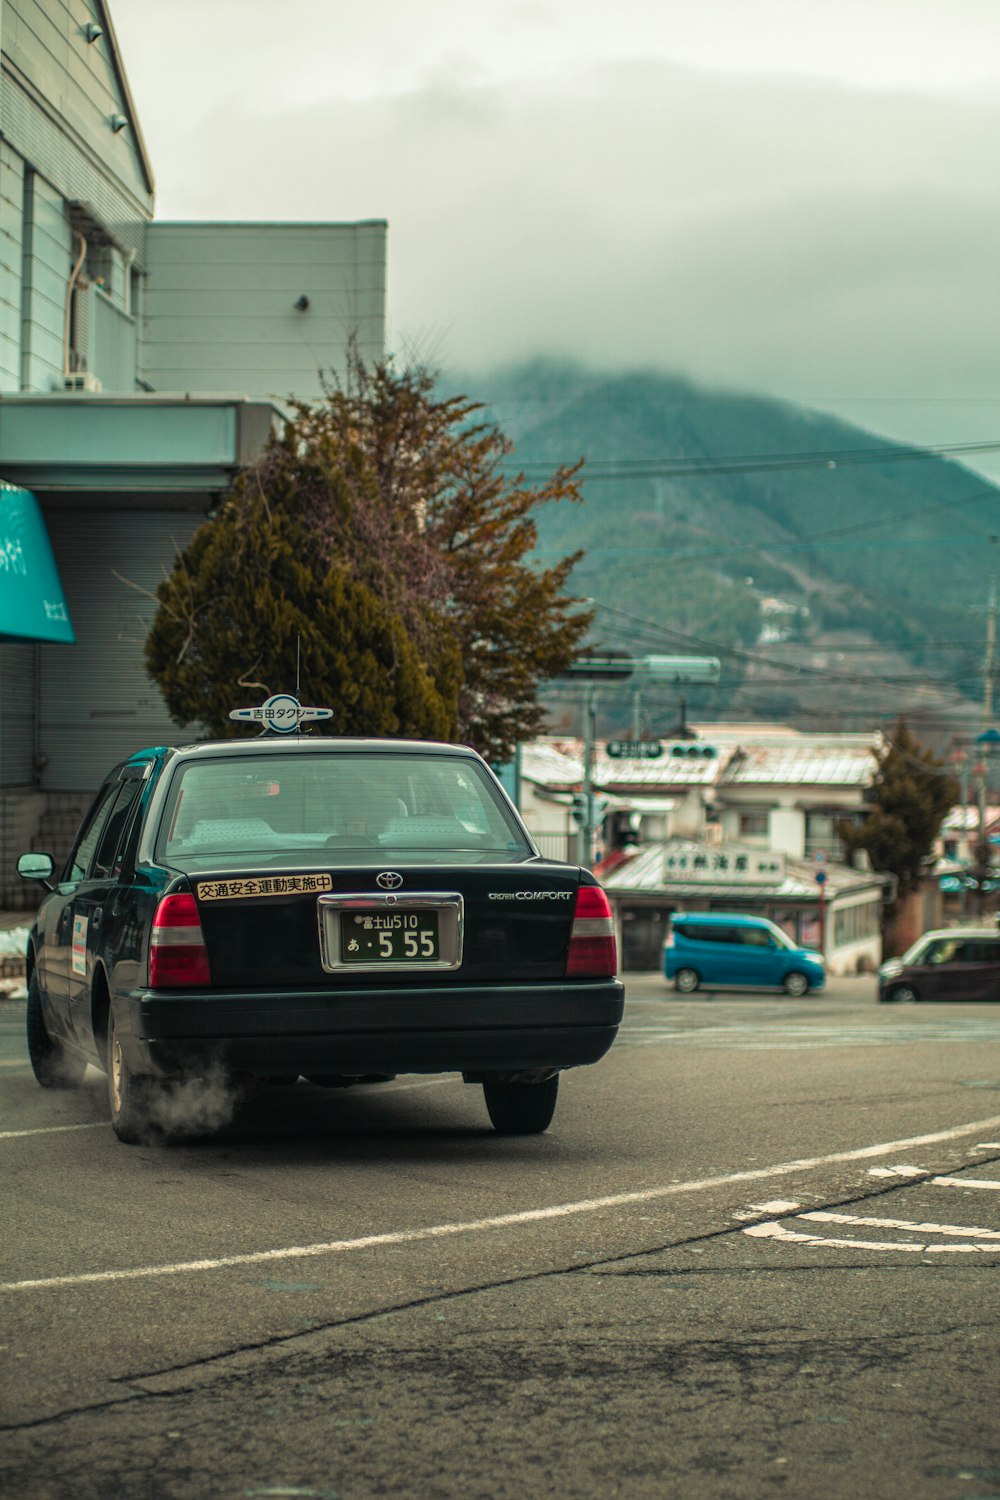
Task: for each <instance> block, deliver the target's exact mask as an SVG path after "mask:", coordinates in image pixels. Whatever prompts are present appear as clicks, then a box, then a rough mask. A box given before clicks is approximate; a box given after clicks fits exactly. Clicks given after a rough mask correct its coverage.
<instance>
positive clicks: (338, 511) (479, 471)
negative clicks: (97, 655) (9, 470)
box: [146, 360, 591, 760]
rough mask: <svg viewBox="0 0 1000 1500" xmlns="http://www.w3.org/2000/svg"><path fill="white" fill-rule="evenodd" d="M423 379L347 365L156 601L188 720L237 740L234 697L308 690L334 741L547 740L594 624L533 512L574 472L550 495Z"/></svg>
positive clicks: (241, 485)
mask: <svg viewBox="0 0 1000 1500" xmlns="http://www.w3.org/2000/svg"><path fill="white" fill-rule="evenodd" d="M433 387H434V382H433V378H432V377H431V375H430V374H429V373H428V372H426V371H424V370H421V369H409V370H406V371H403V372H402V373H399V372H397V371H396V370H395V369H394V368H393V367H392V365H391V363H389V362H386V363H381V364H378V365H375V366H374V367H372V368H371V369H368V368H366V367H365V366H364V365H363V364H362V363H361V362H360V361H358V360H355V362H354V364H353V366H352V371H351V383H350V388H349V389H346V390H345V389H341V388H336V389H333V390H330V391H329V392H328V393H327V395H326V398H325V400H324V401H323V402H321V403H319V404H317V405H315V406H308V405H306V404H304V403H298V404H296V405H295V406H294V408H293V417H292V419H291V420H290V421H289V422H288V423H287V424H286V426H285V429H284V431H283V433H282V434H281V435H280V436H279V437H277V438H275V439H273V440H272V442H271V443H270V445H269V447H268V448H267V450H266V452H265V454H264V456H263V457H262V459H261V461H260V462H259V463H258V464H257V465H256V466H255V467H254V468H253V469H251V470H249V471H246V472H244V473H243V474H242V475H240V476H239V477H238V479H237V480H236V482H235V483H234V485H233V488H232V490H231V492H230V494H229V496H228V497H227V499H226V501H225V502H224V504H223V505H222V507H221V508H220V511H219V514H218V515H217V516H216V517H215V518H213V519H212V520H210V521H208V522H206V523H205V525H204V526H202V527H201V528H200V530H199V531H198V532H197V533H196V535H195V537H194V539H193V540H192V542H191V544H190V545H189V547H188V548H187V549H186V550H185V552H184V553H182V554H181V555H180V556H179V557H178V559H177V561H176V564H175V567H174V569H173V572H172V573H171V575H170V577H169V578H168V579H167V580H166V581H165V582H164V583H163V584H162V585H161V586H160V588H159V589H158V591H157V599H158V602H159V609H158V612H157V615H156V618H155V620H154V623H153V627H152V631H151V633H150V636H149V639H148V641H147V646H146V663H147V667H148V670H149V672H150V674H151V675H152V676H153V677H154V679H155V680H156V681H157V682H158V683H159V685H160V687H161V689H162V691H163V694H164V697H165V699H166V702H167V706H168V708H169V710H170V712H171V714H172V715H173V717H174V718H175V719H177V720H178V722H180V723H182V724H188V723H201V724H204V725H205V726H206V728H207V729H209V731H210V732H211V733H213V734H222V735H226V734H230V733H232V732H234V728H233V725H232V723H231V721H230V720H229V719H228V717H227V715H228V710H229V708H230V707H231V706H232V705H233V703H234V702H235V699H236V697H237V696H238V692H237V689H238V688H241V687H242V688H244V689H248V688H250V687H255V688H257V689H258V690H260V691H267V692H277V691H288V690H289V689H290V688H291V687H292V686H293V685H294V683H295V681H296V662H297V659H298V656H299V650H300V649H301V672H302V684H303V688H302V691H303V694H304V696H306V697H308V698H309V700H310V701H311V702H314V703H315V702H320V703H322V704H324V705H325V706H328V707H331V708H333V709H334V718H333V720H332V721H330V723H329V725H327V726H326V732H329V733H339V734H345V733H347V734H362V735H364V734H390V735H391V734H398V735H409V736H415V737H419V738H440V739H459V740H461V741H463V742H465V743H468V744H472V745H474V746H475V747H476V748H477V749H478V750H480V751H481V752H482V753H483V754H484V755H486V756H487V757H489V758H491V759H494V760H500V759H506V758H508V757H509V755H510V754H511V752H512V750H513V747H514V745H515V744H516V743H517V741H518V740H519V739H521V738H524V737H527V736H529V735H531V734H532V733H534V732H536V731H537V730H538V728H539V727H540V725H541V723H542V720H543V717H544V710H543V708H542V707H541V705H540V704H539V703H538V697H537V694H538V689H539V686H540V684H541V683H542V682H543V681H545V680H546V679H548V678H551V677H553V676H555V675H556V674H557V673H558V672H560V671H561V670H562V669H563V668H564V667H565V666H567V665H568V664H569V663H570V662H571V661H572V660H573V658H574V656H575V655H576V652H577V649H578V646H579V643H580V640H581V638H582V636H583V635H584V633H585V632H586V629H587V627H588V625H589V623H590V620H591V614H590V613H589V612H587V611H584V610H582V609H581V608H580V601H579V600H576V599H573V598H571V597H569V596H567V595H566V594H564V592H563V589H564V586H565V584H566V581H567V579H568V576H569V573H570V571H571V569H572V567H573V565H574V563H575V562H576V561H577V560H578V557H579V554H578V553H577V554H574V555H573V556H570V557H567V558H565V559H563V560H562V561H561V562H559V563H556V564H555V565H554V566H552V567H549V568H541V567H537V566H535V565H534V564H533V561H532V557H531V554H532V551H533V548H534V545H535V540H536V528H535V520H534V514H533V513H534V512H535V511H536V510H537V509H538V507H540V506H543V505H546V504H548V503H549V502H550V501H554V500H558V499H570V500H579V498H580V495H579V488H578V482H577V473H578V467H579V466H576V467H573V468H560V469H558V470H557V471H556V472H555V473H554V475H553V476H552V478H551V479H550V481H549V482H548V483H547V484H545V485H542V486H530V485H527V484H526V483H524V481H523V478H522V477H521V476H511V475H509V474H508V473H507V472H506V469H505V462H506V460H507V458H508V456H509V454H510V452H511V447H510V444H509V443H508V442H507V441H506V439H505V438H504V437H503V435H502V434H501V433H500V432H499V430H498V429H497V428H496V427H494V426H492V425H489V424H485V423H480V422H478V421H477V419H476V414H477V412H478V411H479V410H480V408H479V407H478V406H477V405H476V404H475V403H474V402H471V401H469V400H467V399H465V398H452V399H448V400H438V399H436V398H435V396H434V388H433Z"/></svg>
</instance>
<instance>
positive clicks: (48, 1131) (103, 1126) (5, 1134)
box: [0, 1120, 110, 1141]
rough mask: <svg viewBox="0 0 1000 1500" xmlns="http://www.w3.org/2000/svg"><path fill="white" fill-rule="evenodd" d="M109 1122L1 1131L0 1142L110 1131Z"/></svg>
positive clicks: (41, 1126)
mask: <svg viewBox="0 0 1000 1500" xmlns="http://www.w3.org/2000/svg"><path fill="white" fill-rule="evenodd" d="M108 1129H110V1122H109V1121H107V1120H96V1121H90V1122H88V1124H86V1125H40V1126H39V1127H38V1128H37V1130H0V1141H17V1140H21V1139H22V1138H23V1137H24V1136H26V1135H60V1134H61V1133H62V1132H63V1131H65V1130H108Z"/></svg>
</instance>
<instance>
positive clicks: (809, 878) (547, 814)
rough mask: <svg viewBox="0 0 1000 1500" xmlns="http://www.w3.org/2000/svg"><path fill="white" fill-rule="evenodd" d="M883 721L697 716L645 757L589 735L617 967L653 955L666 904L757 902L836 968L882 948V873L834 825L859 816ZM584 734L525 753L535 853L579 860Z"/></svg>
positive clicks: (669, 907)
mask: <svg viewBox="0 0 1000 1500" xmlns="http://www.w3.org/2000/svg"><path fill="white" fill-rule="evenodd" d="M882 743H883V742H882V738H881V736H880V735H878V734H872V735H858V734H844V735H832V734H824V735H821V736H820V735H809V734H803V733H800V732H799V731H797V730H794V729H791V728H788V727H786V726H783V725H768V724H763V725H725V724H717V725H705V726H702V727H701V729H699V730H698V731H697V737H696V738H694V739H691V740H681V741H675V742H665V743H663V745H662V753H661V754H660V755H658V756H655V757H649V758H647V757H644V758H642V759H641V760H639V759H636V760H630V759H621V758H618V757H614V756H610V755H608V753H607V749H606V747H604V746H599V747H596V750H595V756H594V770H593V782H594V787H595V790H596V791H597V793H598V795H599V797H600V798H601V800H602V801H603V802H605V803H606V808H605V810H604V814H603V827H602V831H601V838H600V840H599V847H598V848H597V850H596V851H595V852H596V854H597V856H598V864H597V866H596V869H597V871H598V874H599V875H600V877H601V880H602V883H603V884H604V885H605V888H606V889H607V891H608V894H609V896H610V898H611V901H612V905H613V907H614V909H615V913H616V919H617V923H618V931H619V941H620V950H621V953H622V962H623V967H624V968H625V969H649V968H655V967H658V964H659V954H660V951H661V950H662V946H663V941H664V938H665V937H666V934H667V932H668V930H669V919H670V915H671V913H672V912H674V911H681V910H687V911H692V910H720V911H737V910H740V911H754V912H758V913H760V914H762V915H765V916H768V917H770V918H771V919H772V920H773V921H776V922H777V923H778V925H779V926H781V927H782V928H784V930H785V931H786V932H788V934H789V936H790V937H792V938H794V939H795V940H796V941H797V942H800V943H802V944H803V945H804V946H808V947H812V946H822V948H823V951H824V955H825V957H826V960H827V966H828V968H829V970H830V972H831V973H856V972H859V971H866V970H872V969H874V968H875V967H876V966H877V965H878V963H879V962H880V960H881V928H882V922H881V915H882V907H883V905H884V902H885V900H886V897H887V895H888V894H891V893H890V892H889V891H888V890H887V883H886V878H885V877H884V876H879V875H876V874H873V873H872V872H871V871H870V870H868V869H856V868H851V867H849V866H847V865H846V864H844V863H842V862H841V855H842V847H841V843H840V839H839V838H838V836H837V832H836V824H837V822H838V821H839V820H841V819H847V820H852V819H861V818H862V817H863V816H864V810H865V805H866V804H865V793H866V790H867V788H868V787H869V786H870V785H871V781H872V777H873V775H874V772H875V769H876V754H877V752H878V751H879V750H880V749H881V747H882ZM583 759H584V747H583V744H582V742H581V741H579V740H572V739H566V738H558V737H555V738H549V739H542V740H536V741H534V742H532V743H531V744H528V745H525V746H524V747H523V748H522V753H521V766H520V777H521V805H522V812H523V814H524V817H525V821H526V822H527V823H528V826H529V828H530V829H531V831H532V834H533V836H534V837H535V839H536V841H537V842H538V844H539V847H540V848H541V850H542V852H543V853H544V854H546V855H549V856H550V857H553V858H558V859H567V858H568V859H581V860H584V861H585V859H586V855H585V851H584V850H582V848H581V847H580V834H579V830H578V829H577V826H576V823H575V821H574V819H573V812H572V810H573V799H574V795H575V794H576V793H577V792H578V791H579V789H580V787H581V785H582V781H583Z"/></svg>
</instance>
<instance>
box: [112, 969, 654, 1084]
mask: <svg viewBox="0 0 1000 1500" xmlns="http://www.w3.org/2000/svg"><path fill="white" fill-rule="evenodd" d="M624 993H625V992H624V987H623V985H622V984H621V983H620V982H619V981H618V980H607V979H605V980H585V981H580V982H575V983H555V984H531V985H510V986H449V987H447V988H444V987H441V988H432V989H408V990H404V989H385V990H383V989H367V990H337V991H333V990H319V991H297V992H289V993H275V992H274V991H273V990H268V991H266V992H263V991H258V992H253V991H244V992H242V993H239V994H220V993H219V992H218V991H190V990H186V991H183V992H172V993H167V992H165V991H149V990H145V991H138V992H134V993H132V994H131V995H129V996H127V997H125V998H124V1002H123V1001H122V1000H119V1001H118V1002H117V1003H116V1007H115V1009H116V1027H117V1031H118V1035H119V1038H120V1040H121V1044H122V1048H123V1050H124V1052H125V1057H126V1060H127V1062H128V1065H129V1067H130V1068H131V1070H132V1071H133V1072H134V1073H139V1074H154V1075H160V1076H172V1075H177V1074H184V1073H192V1072H195V1073H196V1072H198V1071H200V1070H201V1069H203V1068H208V1067H211V1066H213V1065H215V1066H218V1065H221V1066H223V1067H224V1068H226V1069H227V1070H229V1071H232V1072H247V1073H253V1074H256V1075H257V1076H258V1077H261V1078H267V1077H278V1076H284V1075H287V1074H290V1073H293V1074H298V1073H302V1074H306V1075H309V1074H317V1073H330V1074H351V1075H356V1074H366V1073H446V1072H468V1073H482V1072H492V1071H502V1072H508V1071H522V1070H529V1069H539V1068H540V1069H549V1068H569V1067H578V1066H581V1065H584V1064H587V1063H594V1062H597V1061H598V1060H599V1059H600V1058H601V1057H603V1056H604V1054H605V1053H606V1052H607V1051H608V1049H609V1048H610V1046H611V1044H612V1043H613V1041H614V1039H615V1036H616V1034H617V1031H618V1026H619V1024H620V1022H621V1018H622V1012H623V1008H624Z"/></svg>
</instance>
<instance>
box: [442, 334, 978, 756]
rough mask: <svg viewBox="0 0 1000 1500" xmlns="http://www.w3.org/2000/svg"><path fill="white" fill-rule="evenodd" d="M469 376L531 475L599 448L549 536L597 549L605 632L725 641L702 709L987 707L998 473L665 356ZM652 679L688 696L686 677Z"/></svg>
mask: <svg viewBox="0 0 1000 1500" xmlns="http://www.w3.org/2000/svg"><path fill="white" fill-rule="evenodd" d="M450 383H451V384H454V382H450ZM457 388H459V389H462V390H463V391H465V392H467V393H468V394H469V395H470V396H473V397H474V398H475V399H477V400H482V401H483V402H484V406H485V415H486V416H487V418H488V419H490V420H494V421H496V422H497V424H498V425H499V426H500V427H502V428H503V430H504V431H505V432H506V433H507V435H508V437H509V438H510V439H511V441H512V442H513V443H514V445H515V450H516V452H515V462H516V466H517V467H519V468H521V469H523V470H524V472H525V474H526V476H527V477H528V479H529V480H530V479H532V478H534V479H540V478H541V477H542V476H543V475H544V474H546V473H548V472H551V470H552V468H553V467H554V466H556V465H557V464H560V463H571V462H574V461H575V460H577V459H580V458H582V459H583V460H584V469H583V494H584V501H583V504H582V506H573V505H563V504H561V505H556V506H552V507H549V508H548V509H547V511H545V512H542V513H541V514H540V515H539V519H538V533H539V534H538V555H539V558H540V560H542V561H551V560H553V559H554V558H555V557H557V556H563V555H565V554H566V553H567V552H571V551H575V550H577V549H578V548H583V549H585V552H586V555H585V557H584V558H583V559H582V560H581V562H580V563H579V564H578V565H577V568H576V569H575V571H574V574H573V587H574V589H575V590H576V591H577V592H578V593H580V594H581V595H584V596H587V597H590V598H592V599H593V600H594V601H595V603H596V606H597V610H596V617H595V623H594V629H593V637H594V640H595V642H597V643H599V644H601V645H603V646H605V647H609V648H612V647H613V648H618V649H621V648H624V649H627V650H630V651H632V652H633V653H635V654H640V653H645V652H653V653H680V652H690V653H693V654H707V653H711V654H716V655H719V656H720V657H721V659H722V661H723V681H722V683H721V684H720V687H719V688H718V689H716V690H713V691H712V692H710V693H707V692H705V691H702V692H700V693H699V692H696V691H694V690H692V693H691V694H690V695H689V696H690V698H691V702H692V707H693V708H694V709H695V710H697V711H700V712H710V713H711V714H712V717H720V716H723V715H724V714H727V713H729V714H737V715H739V716H748V717H758V718H760V717H766V718H772V717H784V718H789V719H791V721H792V722H796V721H797V720H798V721H802V722H808V723H810V724H813V725H815V724H816V723H817V721H818V719H819V721H822V722H827V723H828V724H829V725H830V727H852V725H851V724H849V723H848V722H847V721H848V720H850V721H857V722H858V723H859V724H860V723H862V722H864V723H865V724H866V725H867V724H869V723H871V722H872V717H873V716H875V717H877V718H880V719H885V718H889V717H895V716H896V715H898V714H899V713H904V714H905V715H906V716H907V717H909V718H911V719H920V718H921V717H924V718H927V719H929V720H930V719H935V718H937V719H941V720H947V721H949V722H950V723H953V724H957V725H958V726H959V727H962V725H963V724H964V723H965V721H967V723H968V725H972V724H973V723H974V722H976V714H977V712H979V713H980V714H981V709H980V710H977V708H976V704H977V702H978V703H981V700H982V694H983V679H982V671H983V652H984V641H985V631H986V624H985V606H986V600H987V597H988V592H989V586H990V579H991V576H992V575H993V574H995V573H997V572H998V571H1000V545H997V543H998V536H997V533H1000V490H998V489H997V488H996V487H995V486H993V485H991V484H990V483H989V481H987V480H985V479H983V478H982V477H980V476H979V475H976V474H974V473H972V472H970V471H969V470H968V469H966V468H964V467H963V466H962V465H961V464H960V463H958V462H955V461H954V460H951V459H948V458H943V457H937V456H933V455H929V454H928V453H927V452H926V451H925V450H914V449H912V448H906V447H904V446H902V445H900V444H898V443H895V442H892V441H890V440H889V439H886V438H883V437H880V436H878V435H877V434H874V433H871V432H867V431H864V430H862V429H860V428H858V427H854V426H851V425H850V424H848V423H845V422H842V421H840V420H838V419H835V418H833V417H830V416H828V415H826V414H824V413H822V412H818V411H812V410H808V409H806V408H802V407H798V406H795V405H792V404H791V403H787V402H781V401H776V400H771V399H764V398H760V397H755V396H752V395H744V394H739V393H734V392H724V391H711V390H705V389H699V388H698V387H696V386H693V385H691V384H689V383H687V382H686V381H684V380H682V379H679V378H675V377H671V376H667V375H662V374H655V373H634V374H627V375H600V374H596V373H594V372H586V371H583V370H580V369H576V368H572V367H568V366H561V365H554V364H543V363H536V364H531V365H527V366H524V367H521V368H519V369H513V370H507V371H504V372H500V373H495V374H493V375H491V376H489V377H477V378H476V379H474V380H473V379H468V380H466V381H464V382H459V383H458V384H457ZM649 698H650V705H651V706H652V707H653V708H655V707H656V706H657V703H658V704H659V707H660V709H661V710H662V712H663V713H666V714H667V715H668V716H669V715H670V714H671V713H673V712H674V711H675V709H676V705H677V700H678V694H677V691H676V690H673V689H671V690H668V691H664V690H660V691H659V695H658V697H657V695H656V694H651V695H649ZM661 732H662V731H661Z"/></svg>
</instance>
